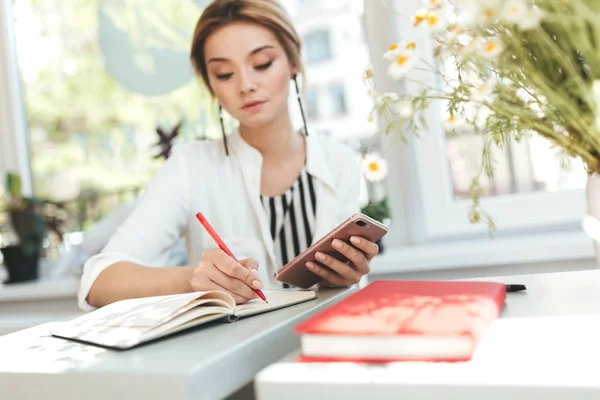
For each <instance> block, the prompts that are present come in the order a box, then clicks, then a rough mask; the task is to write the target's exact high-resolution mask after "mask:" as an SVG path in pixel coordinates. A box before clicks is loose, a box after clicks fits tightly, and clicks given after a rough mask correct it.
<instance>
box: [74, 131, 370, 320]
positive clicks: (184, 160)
mask: <svg viewBox="0 0 600 400" xmlns="http://www.w3.org/2000/svg"><path fill="white" fill-rule="evenodd" d="M227 142H228V145H229V156H226V155H225V150H224V146H223V142H222V141H202V142H194V143H189V144H184V145H180V146H176V147H175V148H174V149H173V152H172V155H171V156H170V157H169V159H168V160H167V161H166V162H165V163H164V164H163V166H162V167H161V168H160V169H159V171H158V172H157V174H156V175H155V176H154V178H153V179H152V181H151V182H150V184H149V186H148V187H147V189H146V191H145V192H144V194H143V195H142V198H141V199H140V201H139V203H138V205H137V206H136V208H135V210H134V211H133V212H132V213H131V215H130V216H129V217H128V219H127V220H126V221H125V222H124V223H123V224H122V225H121V226H120V227H119V229H118V230H117V231H116V232H115V234H114V235H113V237H112V238H111V239H110V241H109V242H108V244H107V245H106V247H105V248H104V249H103V250H102V252H100V253H99V254H97V255H95V256H93V257H91V258H90V259H89V260H88V261H87V262H86V263H85V265H84V267H83V276H82V279H81V284H80V288H79V295H78V298H79V306H80V307H81V308H82V309H84V310H92V309H93V307H92V306H90V305H89V304H88V302H87V301H86V299H87V296H88V293H89V290H90V288H91V286H92V284H93V283H94V281H95V280H96V278H97V277H98V275H100V273H101V272H102V271H103V270H104V269H105V268H107V267H108V266H109V265H112V264H114V263H116V262H118V261H129V262H133V263H137V264H141V265H146V266H155V267H167V266H168V265H165V264H166V262H167V260H168V257H169V253H170V250H171V248H172V247H173V245H174V244H175V243H176V242H177V241H178V240H179V239H180V238H181V237H182V236H183V237H184V239H185V243H186V250H187V255H188V264H189V265H190V266H194V265H196V264H197V263H198V262H199V261H200V259H201V258H202V257H203V255H204V254H205V253H206V252H207V251H209V250H210V249H213V248H215V247H216V244H215V243H214V241H213V240H212V238H211V237H210V236H209V235H208V233H207V232H206V231H205V230H204V228H203V227H202V225H200V223H199V222H198V221H197V220H196V218H195V214H196V213H197V212H198V211H201V212H202V213H203V214H204V216H205V217H206V218H207V219H208V221H209V222H210V223H211V225H212V226H213V227H214V229H215V230H216V231H217V232H218V233H219V235H220V236H221V238H222V239H223V241H224V242H225V243H226V244H227V246H228V247H229V248H230V249H231V251H232V252H233V253H234V254H235V255H236V257H238V259H243V258H248V257H252V258H255V259H256V260H257V261H258V263H259V268H258V272H259V277H260V279H261V280H262V282H263V285H264V288H265V289H277V288H281V285H282V284H281V282H279V281H277V280H275V279H274V278H273V274H274V273H275V271H276V270H278V269H279V268H280V267H281V265H279V262H278V261H277V257H276V251H275V245H274V240H273V238H272V236H271V230H270V223H269V220H268V217H267V213H265V210H264V208H263V204H262V202H261V196H260V179H261V169H262V155H261V154H260V152H259V151H258V150H256V149H255V148H253V147H252V146H250V145H249V144H248V143H247V142H246V141H244V139H243V138H242V137H241V136H240V134H239V133H238V132H234V133H232V134H230V135H229V136H228V140H227ZM306 149H307V162H306V172H307V173H308V174H310V175H311V176H312V180H313V184H314V191H315V194H316V196H315V197H316V218H315V222H314V229H313V234H312V243H314V242H315V241H317V240H318V239H320V238H321V237H323V236H324V235H326V234H327V233H328V232H329V231H330V230H331V229H333V228H335V227H336V226H337V225H338V224H339V223H341V222H342V221H343V220H344V219H346V218H348V217H349V216H350V215H352V214H353V213H356V212H358V211H359V209H360V208H359V196H360V189H361V174H360V169H359V166H358V163H357V161H356V157H355V154H354V152H353V151H352V149H351V148H350V147H348V146H346V145H344V144H342V143H339V142H336V141H334V140H332V139H329V138H326V137H324V136H320V135H318V134H311V135H310V136H307V138H306ZM312 243H311V244H312Z"/></svg>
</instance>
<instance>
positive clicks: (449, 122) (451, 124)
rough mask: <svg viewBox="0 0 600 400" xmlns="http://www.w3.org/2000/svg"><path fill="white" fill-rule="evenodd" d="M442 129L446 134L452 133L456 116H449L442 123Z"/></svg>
mask: <svg viewBox="0 0 600 400" xmlns="http://www.w3.org/2000/svg"><path fill="white" fill-rule="evenodd" d="M444 128H445V129H446V131H447V132H452V131H453V130H454V129H455V128H456V116H454V115H450V116H449V117H448V119H447V120H445V121H444Z"/></svg>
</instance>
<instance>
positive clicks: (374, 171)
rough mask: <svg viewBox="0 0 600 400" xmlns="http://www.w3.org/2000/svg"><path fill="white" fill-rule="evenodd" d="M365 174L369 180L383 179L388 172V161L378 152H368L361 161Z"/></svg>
mask: <svg viewBox="0 0 600 400" xmlns="http://www.w3.org/2000/svg"><path fill="white" fill-rule="evenodd" d="M361 168H362V172H363V175H364V176H365V178H366V179H367V180H368V181H371V182H378V181H381V180H383V179H384V178H385V177H386V176H387V173H388V166H387V162H386V161H385V160H384V159H383V158H381V157H380V156H379V155H378V154H376V153H369V154H366V155H365V156H364V157H363V159H362V161H361Z"/></svg>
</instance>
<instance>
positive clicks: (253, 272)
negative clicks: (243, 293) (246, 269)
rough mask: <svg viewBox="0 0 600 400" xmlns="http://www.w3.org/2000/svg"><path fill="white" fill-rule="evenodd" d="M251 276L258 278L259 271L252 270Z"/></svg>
mask: <svg viewBox="0 0 600 400" xmlns="http://www.w3.org/2000/svg"><path fill="white" fill-rule="evenodd" d="M250 275H254V276H257V275H258V271H257V270H255V269H251V270H250Z"/></svg>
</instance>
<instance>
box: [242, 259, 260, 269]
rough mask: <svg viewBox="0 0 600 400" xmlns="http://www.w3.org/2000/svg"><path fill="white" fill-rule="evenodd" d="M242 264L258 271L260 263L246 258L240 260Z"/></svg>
mask: <svg viewBox="0 0 600 400" xmlns="http://www.w3.org/2000/svg"><path fill="white" fill-rule="evenodd" d="M240 264H242V266H243V267H245V268H248V269H258V261H256V260H255V259H254V258H245V259H243V260H240Z"/></svg>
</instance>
